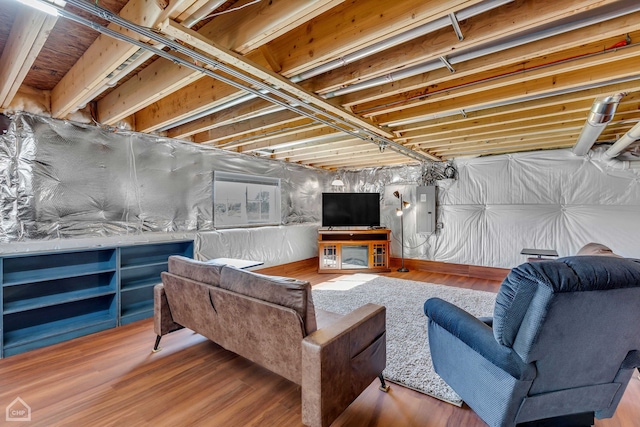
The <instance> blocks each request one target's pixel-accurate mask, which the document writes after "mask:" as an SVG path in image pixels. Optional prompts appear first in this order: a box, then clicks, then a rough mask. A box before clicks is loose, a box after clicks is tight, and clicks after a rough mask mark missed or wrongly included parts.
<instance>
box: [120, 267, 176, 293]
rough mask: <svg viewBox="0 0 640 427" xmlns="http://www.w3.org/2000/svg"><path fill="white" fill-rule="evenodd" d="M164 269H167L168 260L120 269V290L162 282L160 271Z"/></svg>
mask: <svg viewBox="0 0 640 427" xmlns="http://www.w3.org/2000/svg"><path fill="white" fill-rule="evenodd" d="M163 271H167V262H166V261H165V262H163V263H159V264H152V265H147V266H140V267H135V268H127V269H122V270H121V271H120V290H122V291H128V290H131V289H137V288H144V287H147V286H153V285H155V284H157V283H160V282H162V279H161V277H160V273H162V272H163Z"/></svg>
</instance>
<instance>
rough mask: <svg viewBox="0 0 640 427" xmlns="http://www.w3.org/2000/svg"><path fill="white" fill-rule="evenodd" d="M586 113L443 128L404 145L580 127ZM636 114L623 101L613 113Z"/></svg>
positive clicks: (625, 116) (629, 116)
mask: <svg viewBox="0 0 640 427" xmlns="http://www.w3.org/2000/svg"><path fill="white" fill-rule="evenodd" d="M587 116H588V110H582V111H577V112H575V113H570V114H566V113H564V114H559V115H557V116H555V117H540V118H538V117H526V116H522V117H521V118H520V119H519V120H517V121H509V122H506V123H500V124H493V125H486V126H484V127H482V128H479V127H475V128H462V129H460V130H455V131H453V130H449V131H443V132H441V133H439V134H437V135H436V134H426V135H424V136H422V137H419V138H411V139H409V140H408V141H407V142H405V143H406V144H417V145H419V146H420V147H423V148H425V147H435V146H438V144H439V143H442V142H445V141H455V140H470V139H486V138H489V139H490V138H492V136H494V135H502V134H504V133H513V134H517V133H520V134H521V135H530V134H535V133H545V132H547V131H549V130H552V129H558V128H562V127H572V126H578V127H580V126H584V124H585V122H586V119H587ZM639 116H640V114H639V113H638V110H637V106H636V105H632V104H631V103H627V104H625V105H623V106H621V107H619V109H618V111H617V112H616V115H615V118H616V120H634V119H637V118H638V117H639Z"/></svg>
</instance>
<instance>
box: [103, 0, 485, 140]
mask: <svg viewBox="0 0 640 427" xmlns="http://www.w3.org/2000/svg"><path fill="white" fill-rule="evenodd" d="M375 1H376V6H375V7H377V8H379V7H380V5H378V4H377V0H375ZM370 2H371V0H370ZM370 2H369V4H368V5H367V4H365V2H359V3H357V4H356V5H352V4H345V5H344V6H338V7H335V9H332V10H330V12H327V13H325V14H323V15H322V16H323V17H324V16H326V15H331V16H332V17H334V19H338V18H339V17H341V16H343V15H341V14H343V13H346V12H345V10H348V11H349V12H348V13H349V14H350V16H351V15H353V16H356V15H358V14H360V15H362V14H363V13H364V11H365V10H366V15H367V19H366V20H367V21H368V20H370V19H373V20H374V21H376V22H377V21H378V20H380V17H377V16H371V8H372V7H373V6H372V4H371V3H370ZM473 2H477V1H475V0H474V1H473ZM473 2H469V1H466V2H464V1H459V3H460V4H465V6H466V5H467V4H471V3H473ZM274 3H276V2H274ZM291 3H292V4H294V3H296V4H297V5H298V6H297V7H298V8H299V7H300V4H301V3H304V2H301V1H296V2H291ZM307 3H308V2H307ZM316 3H317V2H316ZM324 3H325V4H324V6H322V5H320V6H322V7H324V8H325V9H326V10H328V9H330V8H331V7H334V6H336V4H337V3H339V2H327V1H325V2H324ZM340 3H341V2H340ZM402 3H409V2H406V1H405V2H402ZM417 3H424V2H423V1H422V2H418V1H417V0H414V1H413V5H414V6H415V5H416V4H417ZM431 3H432V4H431V5H430V6H428V7H427V6H424V5H420V6H415V7H413V8H412V6H411V4H405V5H404V6H402V7H399V6H396V7H395V8H394V10H391V11H390V10H385V12H384V18H383V19H382V22H384V24H385V25H384V28H378V31H383V32H384V33H385V34H394V32H397V31H398V28H407V25H409V24H408V22H407V15H406V14H407V13H409V12H407V10H414V12H416V13H418V12H420V13H418V14H417V15H415V16H414V17H413V18H411V19H414V20H415V21H416V22H419V23H424V22H425V21H424V20H426V19H427V17H428V16H431V15H430V13H429V12H427V11H429V10H431V12H433V10H434V8H435V9H437V10H441V9H442V6H439V5H437V3H438V2H436V1H432V2H431ZM265 4H266V3H265ZM279 4H280V5H281V4H282V2H279ZM329 6H331V7H329ZM252 7H253V6H252ZM291 7H292V9H294V8H293V6H291ZM322 7H318V8H317V9H314V10H313V13H312V14H310V13H307V14H306V15H305V19H308V20H313V19H314V18H315V17H317V16H318V15H319V13H318V12H320V11H321V10H322ZM460 7H461V6H460ZM460 7H459V8H460ZM354 8H355V10H354ZM297 10H298V12H300V10H299V9H297ZM402 10H404V13H403V12H402ZM447 10H449V9H447ZM230 15H231V14H230ZM271 15H273V13H271ZM374 15H375V14H374ZM223 16H224V15H223ZM283 16H284V14H283ZM290 16H295V13H290ZM394 17H395V18H394ZM220 18H222V17H220ZM220 18H216V19H214V20H213V21H212V22H216V23H217V22H218V20H219V19H220ZM323 19H324V18H323ZM363 19H364V18H363ZM392 19H396V20H397V22H396V21H393V20H392ZM292 22H293V21H292ZM314 22H315V21H314ZM249 24H250V25H251V28H250V29H247V30H246V31H242V30H237V28H236V27H237V26H239V27H244V26H248V25H249ZM290 24H291V23H290ZM296 24H297V25H299V24H300V22H299V21H298V22H297V23H296ZM322 24H323V25H324V21H322ZM310 25H312V26H313V25H320V24H317V23H316V24H310ZM362 25H364V24H362ZM377 25H379V23H378V24H377ZM409 26H410V27H413V26H415V22H413V23H411V24H410V25H409ZM227 27H229V28H230V29H231V31H224V29H225V28H227ZM259 28H260V26H259V25H257V24H256V23H255V22H250V21H247V23H246V25H245V24H243V23H242V22H240V23H238V22H231V21H228V22H225V23H222V24H220V25H217V26H215V27H214V26H209V24H208V25H207V26H205V27H203V28H202V29H200V30H198V34H200V35H201V36H203V37H204V38H207V39H210V40H213V41H214V42H216V43H217V44H219V45H220V46H221V47H225V48H228V47H229V46H233V43H236V44H238V43H239V44H240V45H244V44H242V43H240V42H241V41H242V40H243V36H244V37H249V35H250V34H254V33H256V34H257V33H260V31H258V30H257V29H259ZM299 28H301V29H302V30H295V31H293V32H296V34H297V33H302V34H301V36H302V37H304V39H308V37H309V35H308V34H304V33H306V31H304V28H305V26H300V27H299ZM313 28H315V27H313ZM213 29H215V31H214V30H213ZM263 32H264V31H263ZM282 33H283V31H282V30H280V31H278V32H273V33H272V35H277V34H280V35H281V34H282ZM290 33H291V32H289V33H288V34H287V35H286V36H283V37H284V38H285V39H287V37H289V34H290ZM228 35H233V37H234V39H233V40H232V39H229V38H228V37H227V36H228ZM323 37H324V38H325V39H327V38H329V39H330V40H332V37H335V34H326V35H324V36H323ZM350 38H353V39H355V38H357V39H359V41H358V42H357V43H356V42H355V41H354V43H356V44H358V45H366V44H367V43H369V44H370V43H371V42H372V41H371V40H364V39H363V34H361V33H356V34H353V35H350ZM278 40H279V39H278ZM287 40H288V39H287ZM342 41H343V40H340V42H338V43H337V44H340V45H342ZM374 41H375V40H374ZM325 43H326V42H325ZM332 43H333V44H335V43H336V42H335V41H333V42H332ZM247 44H250V43H247ZM280 44H281V42H279V41H277V40H274V41H273V43H270V44H269V45H268V47H269V52H270V53H271V54H270V55H269V58H266V59H263V60H262V61H260V60H258V59H259V58H260V55H259V53H261V52H252V53H251V56H250V57H249V59H250V60H251V61H254V62H258V63H260V64H265V63H267V62H269V61H267V59H269V60H271V62H274V63H277V64H280V66H279V68H280V69H281V70H280V71H281V72H282V73H283V74H287V70H286V68H285V67H286V65H283V63H282V58H279V57H278V50H277V49H279V48H280ZM285 44H286V43H285ZM251 45H252V46H258V45H257V44H256V43H253V44H251ZM263 46H264V45H263ZM341 47H342V46H341ZM233 50H234V51H236V52H239V53H247V52H245V50H243V49H241V48H233ZM305 52H306V51H305ZM331 52H333V54H334V55H337V54H338V52H337V51H336V48H335V47H334V49H333V50H332V51H331ZM306 53H308V52H306ZM262 58H264V55H262ZM320 63H321V61H320V60H319V59H317V58H315V57H314V58H313V60H312V61H311V62H310V65H314V64H315V65H319V64H320ZM272 68H273V67H272ZM289 74H290V73H289ZM302 86H303V87H307V85H306V84H305V85H302ZM150 96H151V95H150ZM215 96H217V97H219V95H215ZM225 96H226V95H225ZM114 97H115V95H114ZM175 98H183V97H182V96H181V95H176V96H175V97H174V96H173V95H171V96H169V99H167V100H166V101H165V100H161V101H158V103H161V104H162V107H163V108H160V107H159V106H149V108H144V110H142V111H140V112H138V113H136V128H137V129H138V130H140V131H148V130H153V129H158V128H161V127H163V126H165V125H167V124H168V123H169V121H170V120H171V118H172V117H183V116H186V115H188V114H190V113H191V114H194V113H193V112H192V111H194V110H196V111H198V110H200V111H205V110H207V109H210V108H212V107H213V105H212V103H208V102H207V101H206V99H200V98H197V99H193V100H192V101H191V104H192V105H193V106H194V107H195V108H194V109H189V108H187V107H183V108H181V109H179V110H174V109H173V108H171V107H172V106H178V105H181V101H180V100H179V99H175ZM182 104H184V102H182ZM166 107H169V108H166ZM106 118H107V117H106V116H105V119H106ZM175 121H177V120H174V122H175ZM202 130H205V129H200V130H193V131H192V132H191V133H197V132H198V131H202ZM181 134H182V135H184V133H181Z"/></svg>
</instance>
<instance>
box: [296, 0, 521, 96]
mask: <svg viewBox="0 0 640 427" xmlns="http://www.w3.org/2000/svg"><path fill="white" fill-rule="evenodd" d="M511 2H513V0H489V1H486V2H482V3H478V4H475V5H473V6H470V7H467V8H466V9H462V10H461V11H459V12H456V13H455V17H456V18H457V19H458V20H461V21H462V20H465V19H468V18H471V17H473V16H476V15H480V14H481V13H484V12H487V11H489V10H491V9H495V8H496V7H499V6H502V5H504V4H507V3H511ZM452 22H453V21H452V18H451V17H449V16H445V17H442V18H440V19H436V20H435V21H431V22H427V23H426V24H423V25H420V26H418V27H416V28H413V29H411V30H409V31H406V32H404V33H401V34H398V35H396V36H393V37H389V38H388V39H386V40H382V41H380V42H378V43H374V44H372V45H370V46H367V47H365V48H363V49H360V50H358V51H356V52H352V53H350V54H348V55H345V56H342V57H340V58H338V59H334V60H333V61H329V62H327V63H325V64H322V65H320V66H319V67H316V68H313V69H311V70H308V71H305V72H303V73H300V74H297V75H295V76H293V77H291V79H290V80H291V81H292V82H294V83H298V82H301V81H302V80H306V79H310V78H311V77H315V76H317V75H319V74H322V73H326V72H327V71H331V70H335V69H336V68H339V67H343V66H345V65H347V64H350V63H352V62H354V61H357V60H359V59H362V58H365V57H367V56H371V55H373V54H374V53H378V52H380V51H383V50H385V49H389V48H391V47H394V46H397V45H399V44H402V43H404V42H407V41H409V40H413V39H416V38H418V37H421V36H424V35H426V34H429V33H432V32H434V31H437V30H440V29H442V28H445V27H448V26H450V25H452ZM456 32H457V31H456Z"/></svg>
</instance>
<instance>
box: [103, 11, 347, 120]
mask: <svg viewBox="0 0 640 427" xmlns="http://www.w3.org/2000/svg"><path fill="white" fill-rule="evenodd" d="M336 3H340V1H338V2H336V0H319V1H314V2H308V1H304V0H280V1H273V2H261V3H260V10H261V13H260V14H258V15H257V16H255V15H253V14H248V13H245V14H242V13H241V14H235V13H228V14H223V15H220V16H218V17H215V18H214V19H212V20H211V21H210V22H208V23H207V24H206V25H204V26H203V27H202V28H200V29H199V30H198V32H199V34H201V35H202V36H203V37H205V38H210V39H213V40H216V42H217V43H219V44H220V45H221V46H224V47H225V48H227V49H238V50H239V51H240V52H241V53H248V52H246V51H245V50H244V49H242V46H244V45H249V46H253V47H254V48H255V47H258V46H259V43H266V42H267V41H269V40H271V38H272V37H275V36H276V35H277V34H280V33H281V32H283V31H287V30H288V29H291V27H292V26H295V25H299V24H300V22H296V21H295V20H294V21H292V17H304V18H305V19H312V18H313V17H314V16H316V15H317V14H319V13H322V12H324V11H326V9H327V8H328V7H332V6H333V5H335V4H336ZM252 7H253V6H252ZM239 29H241V32H239V31H238V30H239ZM252 55H253V56H252V59H253V60H255V61H258V62H259V61H261V60H262V61H265V60H264V57H263V56H262V55H261V54H260V53H259V52H257V53H255V54H252ZM265 62H266V61H265ZM143 71H146V73H144V74H142V73H140V74H139V75H138V76H136V81H134V82H132V83H129V81H127V82H125V83H124V84H122V85H120V86H119V87H117V88H116V89H115V90H114V91H112V92H111V93H109V94H108V95H107V96H105V97H104V98H103V99H102V100H100V101H99V103H98V117H99V121H100V122H101V123H105V124H114V123H116V122H117V121H118V120H121V119H122V118H124V117H127V116H129V115H131V114H133V113H136V112H138V111H139V113H137V114H136V116H137V117H136V122H138V121H140V123H142V125H141V126H142V127H143V128H144V129H158V128H161V127H163V126H164V125H166V124H167V116H168V114H167V113H162V112H164V111H170V112H172V113H174V115H176V116H180V117H183V116H184V115H186V114H187V113H188V112H189V110H188V109H186V108H183V109H182V110H164V109H157V108H153V107H152V108H150V109H149V110H146V111H140V110H143V109H145V107H147V106H149V105H150V104H152V103H154V102H157V101H159V100H160V99H161V98H164V97H166V96H168V95H170V94H172V93H173V92H175V91H177V90H179V89H181V88H183V87H185V86H187V85H188V84H190V83H192V82H194V81H196V80H198V79H199V78H201V77H203V75H202V74H201V73H200V72H198V71H195V70H192V69H186V68H185V67H182V66H180V65H178V64H174V63H172V62H169V61H167V60H164V59H162V58H160V59H158V60H156V61H155V62H154V63H152V64H150V65H149V66H147V67H146V68H145V69H144V70H143ZM147 79H152V80H153V83H147V82H146V80H147ZM132 80H133V79H132ZM140 85H144V86H145V87H152V88H153V89H154V90H155V92H154V91H153V90H150V89H149V90H146V91H141V90H139V88H138V86H140ZM234 91H237V89H234ZM158 93H160V94H161V96H158V95H157V94H158ZM210 96H213V97H215V98H223V97H225V96H229V94H227V95H223V96H218V95H210ZM163 104H164V105H169V106H175V105H179V101H178V102H176V100H174V99H169V100H166V101H163ZM208 107H209V108H210V107H211V105H210V104H206V103H201V104H200V107H199V108H200V109H202V110H203V111H204V110H206V109H207V108H208Z"/></svg>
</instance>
